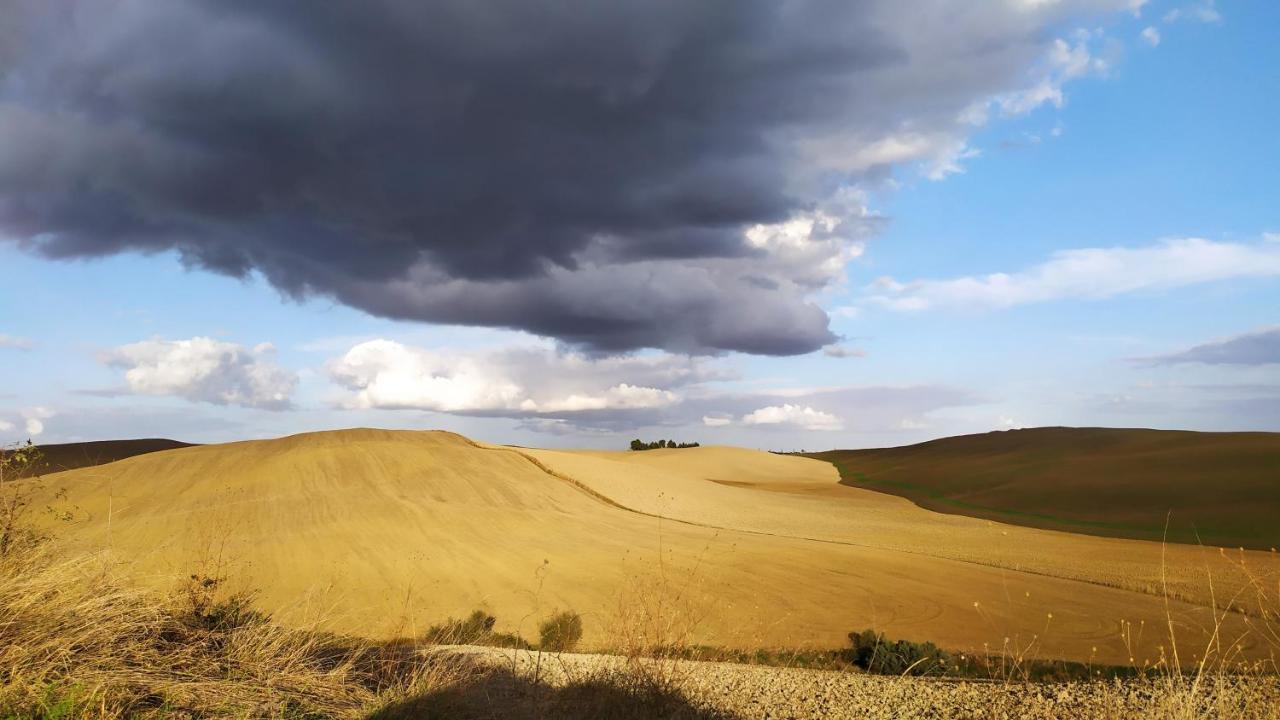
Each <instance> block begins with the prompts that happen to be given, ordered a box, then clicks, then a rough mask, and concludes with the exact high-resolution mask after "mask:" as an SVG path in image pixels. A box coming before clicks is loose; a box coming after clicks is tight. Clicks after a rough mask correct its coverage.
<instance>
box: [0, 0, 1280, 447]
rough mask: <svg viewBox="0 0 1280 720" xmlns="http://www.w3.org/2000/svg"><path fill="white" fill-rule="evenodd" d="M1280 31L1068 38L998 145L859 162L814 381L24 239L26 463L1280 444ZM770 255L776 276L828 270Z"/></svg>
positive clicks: (1245, 6) (169, 260) (4, 247)
mask: <svg viewBox="0 0 1280 720" xmlns="http://www.w3.org/2000/svg"><path fill="white" fill-rule="evenodd" d="M1103 4H1104V5H1105V3H1103ZM1278 28H1280V6H1277V5H1276V4H1274V3H1262V2H1252V3H1250V2H1238V3H1230V2H1224V3H1221V4H1218V5H1214V4H1211V3H1209V4H1207V3H1204V2H1192V3H1182V2H1149V3H1146V4H1145V5H1143V6H1141V7H1140V8H1139V10H1138V11H1137V12H1136V13H1135V12H1133V11H1132V10H1131V9H1130V7H1129V4H1123V5H1122V6H1121V7H1119V8H1116V9H1112V11H1110V12H1086V11H1082V12H1080V13H1072V14H1066V15H1063V16H1055V17H1054V18H1051V19H1049V20H1046V21H1045V22H1044V25H1043V27H1042V28H1040V29H1039V31H1038V33H1039V35H1038V37H1039V40H1038V42H1039V43H1040V45H1039V48H1040V51H1041V52H1039V54H1034V53H1033V54H1030V55H1028V59H1029V62H1028V64H1027V66H1026V67H1025V68H1023V69H1021V70H1020V71H1019V72H1016V73H1011V75H1010V78H1009V79H1008V80H1007V81H1006V82H1005V83H1004V84H1003V85H1002V86H1001V88H1002V89H1000V90H999V91H997V92H992V91H991V89H990V88H985V87H984V88H981V89H977V90H975V91H974V94H973V96H972V97H971V98H970V99H969V101H970V103H971V104H972V105H973V106H980V107H982V108H985V112H984V113H983V114H985V116H986V117H985V118H984V119H983V121H982V122H974V121H973V120H972V119H969V120H966V121H965V122H963V123H958V124H956V123H952V121H951V120H950V119H948V120H947V121H946V122H947V123H951V124H946V125H941V124H939V125H937V126H936V127H937V128H942V129H939V130H937V132H936V133H934V134H930V133H924V132H919V133H917V132H915V131H914V130H911V131H907V130H900V131H898V134H897V135H895V136H893V138H894V139H895V141H900V142H898V145H901V144H902V143H903V142H907V140H910V139H911V138H917V139H918V138H920V137H925V136H927V137H928V138H930V139H929V140H928V141H925V140H921V141H920V142H919V143H918V145H919V147H916V148H914V149H911V150H909V151H903V152H901V153H897V154H894V152H896V151H894V152H890V151H889V150H886V149H885V148H887V147H891V146H889V145H886V144H884V143H882V142H878V141H875V140H873V139H868V138H869V137H871V136H867V135H862V136H859V137H860V138H861V140H859V141H858V142H861V143H862V144H861V145H857V146H856V147H855V148H854V150H853V151H852V155H853V156H857V157H863V156H868V157H871V156H874V157H876V158H877V159H876V161H875V162H873V163H870V165H867V164H866V163H864V165H866V166H864V165H858V166H856V167H854V166H853V165H851V164H850V163H851V162H852V161H843V164H841V165H840V168H839V170H838V171H837V172H836V173H835V174H836V179H835V180H834V181H832V180H831V179H830V177H829V176H827V178H828V179H827V180H826V181H825V182H827V183H831V182H834V183H835V184H836V185H838V186H839V187H840V188H843V189H844V190H845V192H846V195H845V196H844V197H846V199H848V198H849V197H852V198H853V201H851V202H852V204H854V205H856V211H857V214H858V217H860V218H861V221H860V222H859V224H858V226H857V229H856V230H854V231H849V232H846V233H844V234H843V235H842V236H841V237H840V238H839V239H838V241H831V242H828V244H827V245H824V246H823V248H825V249H824V250H823V252H824V253H825V254H822V255H821V257H819V258H818V260H820V261H821V262H823V263H835V264H836V265H837V269H836V270H835V271H832V272H827V271H826V270H816V269H814V268H815V267H817V266H816V265H815V266H813V267H808V266H806V268H805V269H804V270H803V272H805V273H811V274H812V273H817V274H818V275H819V276H820V278H821V279H820V281H817V282H808V284H804V283H802V284H804V287H806V288H807V290H806V291H805V292H806V295H805V298H806V301H807V302H810V303H812V304H816V305H817V306H819V307H821V308H822V310H823V312H824V313H825V314H826V316H827V317H828V318H829V323H830V325H829V328H830V331H831V332H832V333H834V334H835V335H836V336H838V339H837V340H835V341H834V342H830V343H827V344H826V346H825V348H821V347H815V349H813V350H812V351H809V352H800V353H798V354H787V355H779V356H772V355H767V354H753V353H752V352H751V351H750V349H749V348H750V347H754V346H751V345H750V343H748V344H747V350H746V351H744V350H743V349H735V347H733V346H724V345H722V346H714V345H707V346H705V347H704V346H699V347H696V348H690V347H688V346H685V345H676V344H673V343H676V342H677V341H674V340H673V341H670V343H668V342H667V341H666V340H661V339H660V340H657V341H650V340H645V341H638V342H636V343H635V345H637V346H636V347H628V348H622V349H616V348H605V349H602V347H601V346H599V345H592V344H591V343H592V342H595V341H594V340H593V341H589V342H587V343H586V344H582V343H576V342H575V341H574V339H573V338H574V337H577V336H572V337H568V338H567V337H565V336H558V337H557V336H556V335H555V334H554V333H553V334H548V335H540V334H539V333H538V332H536V331H534V330H533V329H530V330H511V329H501V328H484V327H474V326H468V325H467V321H466V320H465V318H464V319H463V320H461V321H459V322H458V323H453V322H439V321H434V322H433V321H426V320H420V319H405V320H393V319H388V318H386V317H379V316H377V315H376V314H374V313H377V312H379V311H378V310H376V309H375V310H372V311H370V310H369V308H367V307H366V308H365V309H358V308H359V307H361V306H362V302H363V301H351V300H350V299H349V296H347V297H348V300H347V301H345V302H344V301H340V300H337V299H335V298H336V297H342V296H343V293H344V292H348V291H346V290H333V291H329V292H325V291H322V292H316V293H313V294H312V295H311V296H310V297H308V298H306V299H301V300H299V299H297V298H291V297H286V295H285V294H284V293H282V291H280V290H278V289H277V286H281V282H280V281H279V280H278V277H279V276H278V275H273V274H271V273H273V272H275V273H278V272H279V271H278V270H269V271H265V272H264V271H263V270H261V269H254V270H251V271H249V273H248V274H247V276H245V277H243V278H237V277H231V276H228V275H226V274H222V273H219V272H209V271H208V270H206V269H202V268H201V267H200V266H201V265H204V266H208V265H209V263H208V262H194V263H193V262H192V261H191V258H190V257H189V255H188V257H187V258H186V259H187V263H185V264H184V262H183V261H182V257H181V256H182V254H183V252H185V251H184V250H183V246H181V245H178V246H175V247H174V248H166V247H165V246H163V245H159V246H156V247H155V248H154V250H155V252H139V251H138V249H137V248H136V247H135V248H128V247H126V248H123V249H112V250H110V251H101V252H98V251H93V252H81V253H63V255H71V257H63V258H51V257H50V255H51V254H57V253H50V252H45V251H42V250H41V242H43V240H42V237H44V236H42V235H40V234H39V233H30V232H29V233H28V234H26V235H23V234H22V233H19V232H16V231H14V230H13V229H12V224H11V229H10V230H9V232H8V236H9V239H10V240H11V241H12V242H0V267H3V268H5V273H4V275H5V282H4V283H2V284H0V366H2V367H3V368H4V374H3V376H4V377H5V378H6V381H5V382H4V383H3V385H0V439H2V440H4V441H6V442H11V441H17V440H19V439H23V438H25V437H27V436H29V435H30V436H33V438H34V439H36V440H38V441H41V442H58V441H72V440H87V439H105V438H114V437H138V436H167V437H174V438H177V439H181V440H188V441H196V442H215V441H225V440H234V439H241V438H250V437H264V436H276V435H283V434H288V433H293V432H302V431H308V430H315V429H323V428H336V427H349V426H359V425H373V426H382V427H407V428H447V429H451V430H457V431H460V432H464V433H467V434H470V435H472V436H475V437H477V438H479V439H483V440H488V441H495V442H512V443H521V444H533V445H546V446H599V447H613V446H619V445H620V444H621V443H623V442H624V441H625V440H626V439H630V438H631V437H644V438H649V437H673V438H676V439H680V440H686V439H687V440H698V441H701V442H704V443H733V444H743V445H750V446H757V447H768V448H785V449H793V448H801V447H803V448H809V449H812V448H830V447H865V446H884V445H899V444H905V443H909V442H915V441H919V440H924V439H928V438H933V437H939V436H945V435H953V434H959V433H966V432H984V431H988V430H996V429H1007V428H1011V427H1021V426H1040V425H1101V426H1118V427H1133V426H1144V427H1162V428H1185V429H1195V430H1273V431H1274V430H1280V330H1277V327H1280V313H1277V309H1280V216H1278V213H1280V210H1278V208H1280V192H1277V190H1276V188H1280V142H1278V141H1277V139H1276V136H1275V118H1276V117H1278V116H1280V42H1277V40H1280V37H1277V29H1278ZM1144 33H1145V34H1144ZM1157 37H1158V42H1156V41H1155V40H1156V38H1157ZM1055 43H1059V44H1056V45H1055ZM1055 48H1056V50H1055ZM1054 52H1058V53H1059V55H1061V56H1062V57H1059V58H1058V60H1054V58H1055V55H1054ZM1064 53H1066V55H1064ZM1055 63H1056V64H1055ZM0 69H2V68H0ZM920 72H924V73H928V72H929V68H928V67H925V68H923V69H922V70H921V71H920ZM14 77H17V74H16V73H15V74H14ZM1041 81H1045V82H1047V83H1048V85H1045V86H1044V87H1047V88H1048V89H1049V90H1050V91H1051V93H1050V95H1051V96H1049V97H1048V99H1045V98H1044V97H1039V96H1033V95H1032V94H1031V91H1032V90H1034V89H1035V87H1036V85H1037V83H1040V82H1041ZM15 86H16V82H15V83H11V85H10V87H11V88H12V87H15ZM0 87H3V86H0ZM1053 93H1060V97H1059V98H1056V99H1055V98H1054V97H1052V94H1053ZM3 97H5V96H3V95H0V98H3ZM1037 97H1039V99H1035V98H1037ZM15 98H18V99H15ZM7 102H9V103H10V104H11V105H19V104H21V103H22V102H23V100H22V96H21V95H15V94H14V93H13V92H11V93H10V95H9V96H8V100H7ZM903 102H904V105H903V107H904V108H905V109H904V110H903V112H908V111H915V112H920V113H925V112H926V110H925V109H921V108H925V107H926V106H925V105H913V104H909V103H906V101H903ZM957 102H959V99H957ZM1028 106H1029V107H1028ZM966 109H968V108H966ZM928 112H932V110H931V109H930V110H928ZM3 117H6V116H4V115H0V119H2V118H3ZM932 118H933V116H932V115H930V116H929V119H926V118H925V116H924V115H921V119H920V120H918V121H917V120H913V119H912V118H910V117H908V121H909V122H904V124H903V125H901V127H902V128H916V127H932V126H929V125H928V123H930V122H934V120H933V119H932ZM937 122H941V121H937ZM815 132H816V131H815ZM931 132H932V131H931ZM6 134H8V138H9V140H10V141H11V143H13V144H15V145H16V143H17V142H18V141H19V139H20V137H19V135H18V133H17V132H16V131H6V129H5V125H4V124H3V123H2V122H0V158H4V157H6V156H5V155H4V151H3V147H4V142H3V140H2V139H3V138H5V136H6ZM824 137H825V136H824ZM903 138H906V139H907V140H903ZM908 144H909V143H908ZM831 147H833V145H832V144H827V145H825V146H824V148H825V149H823V150H822V152H823V153H834V152H836V151H835V150H832V149H831ZM840 147H842V148H844V149H843V150H842V152H846V153H848V152H849V150H848V146H845V145H842V146H840ZM892 147H897V145H894V146H892ZM886 152H887V153H889V157H888V159H885V157H882V155H883V153H886ZM860 153H861V154H860ZM826 161H827V158H825V157H824V158H819V159H818V160H817V161H816V162H817V163H818V164H822V163H824V162H826ZM800 162H804V161H803V160H802V161H800ZM811 162H812V161H811ZM944 165H950V167H949V170H947V171H941V172H940V171H938V168H939V167H942V166H944ZM6 187H9V186H6V185H5V184H4V183H0V200H3V199H5V198H4V197H3V196H4V193H5V192H6V190H5V189H4V188H6ZM833 197H834V195H833ZM848 205H849V203H846V204H845V205H842V206H841V207H844V208H847V207H848ZM5 207H6V206H5V205H4V204H3V203H0V215H2V214H3V213H4V212H10V211H9V210H5V209H4V208H5ZM813 207H815V206H813V205H809V206H807V208H808V209H802V210H796V211H795V212H797V213H800V214H797V215H796V217H801V214H803V213H804V212H811V211H812V208H813ZM817 207H827V206H824V205H821V204H820V205H818V206H817ZM833 207H834V206H833ZM831 212H833V213H834V212H835V211H831ZM805 217H811V216H805ZM852 224H853V223H851V222H846V223H845V224H844V226H843V227H846V228H847V227H850V226H851V225H852ZM0 227H3V225H2V224H0ZM233 231H234V228H233ZM46 232H48V231H46ZM837 234H839V233H837ZM805 241H806V242H815V243H816V242H819V241H823V240H822V238H819V237H818V236H817V235H816V234H814V233H812V232H811V233H809V234H808V235H807V236H806V239H805ZM313 242H314V241H313ZM512 242H519V240H518V239H516V240H513V241H512ZM770 242H772V241H770ZM824 242H825V241H824ZM303 247H304V248H305V247H306V246H305V245H304V246H303ZM762 247H764V248H765V251H766V252H767V253H772V254H770V255H768V258H769V262H771V263H773V264H774V266H781V265H785V264H787V263H800V262H801V260H796V259H795V257H801V258H802V260H803V258H808V257H810V255H812V253H811V252H810V250H808V249H806V248H808V247H809V246H803V247H800V249H799V250H796V251H795V252H796V253H809V254H807V255H795V256H793V255H787V254H786V253H787V252H791V251H790V250H787V247H789V246H783V245H778V246H776V247H779V248H782V249H779V250H775V245H767V246H762ZM1081 251H1085V252H1083V253H1082V252H1081ZM1073 252H1074V253H1076V254H1074V255H1073V254H1071V253H1073ZM1064 253H1066V255H1064ZM804 262H808V260H804ZM814 262H817V261H814ZM822 267H824V268H825V267H827V266H826V265H822ZM766 271H768V268H767V267H766V269H765V270H761V272H766ZM797 272H800V271H797ZM995 273H1004V274H1005V275H1006V276H1007V277H1005V276H1002V277H1000V278H996V279H992V278H991V277H990V276H991V275H992V274H995ZM773 277H774V276H772V275H766V279H768V278H773ZM787 277H790V276H787ZM273 278H275V280H273ZM775 280H776V278H775V279H774V280H768V282H769V283H773V284H775V285H776V282H775ZM563 282H564V283H567V284H571V285H575V286H576V284H577V283H579V280H577V279H575V278H573V277H572V276H569V277H567V279H565V280H563ZM806 282H807V281H806ZM344 287H345V286H344ZM654 292H660V291H659V290H655V291H654ZM761 292H764V291H763V290H762V291H761ZM641 301H642V302H643V297H642V300H641ZM378 307H384V306H383V305H379V306H378ZM398 312H399V311H395V312H393V313H386V312H383V313H382V314H384V315H385V314H396V313H398ZM752 312H753V310H752V309H751V308H748V307H743V313H744V314H746V315H750V314H751V313H752ZM760 312H762V313H763V312H764V311H760ZM406 313H408V311H406ZM408 314H412V313H408ZM713 321H714V322H715V323H719V324H720V326H723V325H724V324H725V323H728V324H733V323H734V322H736V320H735V319H734V318H733V317H728V318H725V317H717V318H713ZM662 322H667V321H666V320H663V321H662ZM670 322H673V323H674V322H675V320H674V319H673V320H670ZM499 324H504V323H499ZM516 325H517V326H518V323H516ZM538 327H542V326H538ZM713 329H714V328H713ZM646 337H648V336H646ZM609 342H612V341H609ZM679 342H684V340H680V341H679ZM734 342H737V341H736V340H735V341H734ZM762 342H763V341H762ZM184 343H185V344H184ZM264 343H268V344H269V347H267V346H263V345H262V344H264ZM664 343H666V345H665V346H664ZM1196 348H1199V350H1193V349H1196ZM1188 351H1191V352H1188ZM770 352H772V351H770ZM838 355H843V356H838Z"/></svg>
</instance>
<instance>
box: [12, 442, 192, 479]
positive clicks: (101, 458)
mask: <svg viewBox="0 0 1280 720" xmlns="http://www.w3.org/2000/svg"><path fill="white" fill-rule="evenodd" d="M190 446H191V443H184V442H179V441H177V440H166V439H164V438H143V439H139V440H93V441H90V442H76V443H55V444H52V445H41V446H40V447H39V451H40V456H39V458H38V459H37V460H36V462H34V463H32V464H31V465H30V466H29V467H27V468H24V469H25V471H26V473H25V474H28V475H46V474H48V473H55V472H62V471H63V470H75V469H77V468H82V467H93V466H94V465H104V464H106V463H109V462H115V461H117V460H124V459H125V458H131V457H133V456H135V455H145V454H146V453H151V452H159V451H160V450H174V449H177V448H184V447H190Z"/></svg>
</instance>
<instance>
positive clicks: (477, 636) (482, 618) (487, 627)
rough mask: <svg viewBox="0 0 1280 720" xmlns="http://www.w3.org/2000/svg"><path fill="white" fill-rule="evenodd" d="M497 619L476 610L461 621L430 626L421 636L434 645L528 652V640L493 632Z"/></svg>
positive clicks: (449, 620) (449, 621)
mask: <svg viewBox="0 0 1280 720" xmlns="http://www.w3.org/2000/svg"><path fill="white" fill-rule="evenodd" d="M497 622H498V619H497V618H495V617H494V616H492V615H490V614H489V613H487V612H485V611H484V610H476V611H474V612H472V613H471V614H470V615H468V616H467V617H466V618H465V619H463V620H457V619H455V618H449V619H448V620H446V621H444V622H443V623H440V624H439V625H432V626H431V627H430V628H427V632H426V633H425V634H424V635H423V636H422V639H423V640H424V641H426V642H429V643H432V644H435V645H489V646H493V647H511V648H520V649H522V650H528V649H529V648H530V647H531V645H530V644H529V641H528V640H525V639H524V638H522V637H520V636H519V635H516V634H515V633H500V632H494V630H493V626H494V625H495V624H496V623H497Z"/></svg>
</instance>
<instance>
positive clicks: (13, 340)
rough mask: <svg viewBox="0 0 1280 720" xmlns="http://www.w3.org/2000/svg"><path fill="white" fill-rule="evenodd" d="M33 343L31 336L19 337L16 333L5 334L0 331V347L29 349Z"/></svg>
mask: <svg viewBox="0 0 1280 720" xmlns="http://www.w3.org/2000/svg"><path fill="white" fill-rule="evenodd" d="M33 344H34V343H32V342H31V338H25V337H19V336H17V335H5V334H4V333H0V348H11V349H14V350H30V349H31V347H32V345H33Z"/></svg>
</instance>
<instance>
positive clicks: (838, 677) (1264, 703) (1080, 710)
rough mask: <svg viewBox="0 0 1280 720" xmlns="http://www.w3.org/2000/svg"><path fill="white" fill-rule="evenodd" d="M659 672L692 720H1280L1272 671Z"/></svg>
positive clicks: (627, 671) (527, 671) (1279, 687)
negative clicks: (1037, 675)
mask: <svg viewBox="0 0 1280 720" xmlns="http://www.w3.org/2000/svg"><path fill="white" fill-rule="evenodd" d="M444 651H446V652H456V653H462V654H465V655H467V656H469V657H472V658H475V659H477V660H479V661H480V662H481V663H483V664H492V665H493V666H494V667H499V668H502V669H505V670H508V671H511V672H512V673H513V674H514V675H516V676H519V677H520V678H523V679H526V680H528V679H532V678H533V677H535V675H536V677H537V678H538V681H539V682H540V683H543V684H545V685H546V686H549V687H552V688H555V687H564V686H566V685H570V684H573V683H575V682H576V683H582V682H588V681H590V680H592V679H593V678H601V677H609V676H610V673H618V674H622V676H623V677H627V676H632V677H634V675H635V674H636V672H637V669H636V667H635V666H629V665H628V663H627V661H626V659H624V658H620V657H616V656H609V655H587V654H572V653H563V654H542V655H540V656H539V655H538V654H537V653H531V652H524V651H520V652H513V651H505V650H495V649H493V648H472V647H467V648H450V649H447V650H444ZM659 670H661V671H662V672H663V674H664V677H668V678H671V679H672V684H673V686H674V687H675V688H676V689H678V690H679V692H680V693H681V694H683V695H684V697H685V698H686V699H687V700H688V704H689V708H690V709H691V710H694V711H696V712H694V714H693V715H692V716H694V717H717V718H768V719H770V720H784V719H794V720H809V719H811V718H812V719H817V718H859V719H863V718H866V719H881V718H885V719H887V718H913V719H914V718H1009V719H1011V720H1012V719H1023V718H1025V719H1028V720H1030V719H1036V720H1039V719H1041V718H1107V719H1113V718H1114V719H1117V720H1118V719H1120V718H1166V717H1167V718H1184V717H1185V718H1223V719H1224V720H1225V719H1229V720H1236V719H1241V720H1243V719H1245V718H1248V719H1250V720H1253V719H1258V720H1277V719H1280V679H1277V678H1275V677H1272V678H1269V679H1267V680H1263V681H1256V680H1255V681H1250V682H1248V683H1240V684H1235V685H1232V686H1230V687H1228V688H1224V689H1222V690H1221V691H1220V692H1217V693H1207V692H1203V691H1201V692H1199V693H1194V694H1193V693H1189V692H1177V691H1175V690H1174V689H1173V688H1172V687H1171V686H1169V685H1166V684H1160V683H1155V684H1153V683H1132V682H1130V683H1122V684H1115V683H1102V682H1099V683H1062V684H1031V683H1014V684H1008V685H1006V684H1001V683H991V682H973V681H946V680H931V679H918V678H896V677H885V676H875V675H865V674H861V673H849V672H831V671H821V670H805V669H798V668H778V667H765V666H751V665H738V664H730V663H714V662H687V661H685V662H680V663H678V664H672V665H669V666H663V667H659V666H654V665H649V666H648V667H647V671H652V672H657V671H659ZM640 671H642V672H643V671H645V669H642V670H640ZM614 676H615V677H617V676H618V675H617V674H615V675H614ZM1192 698H1198V699H1197V700H1192ZM699 713H701V714H699Z"/></svg>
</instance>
